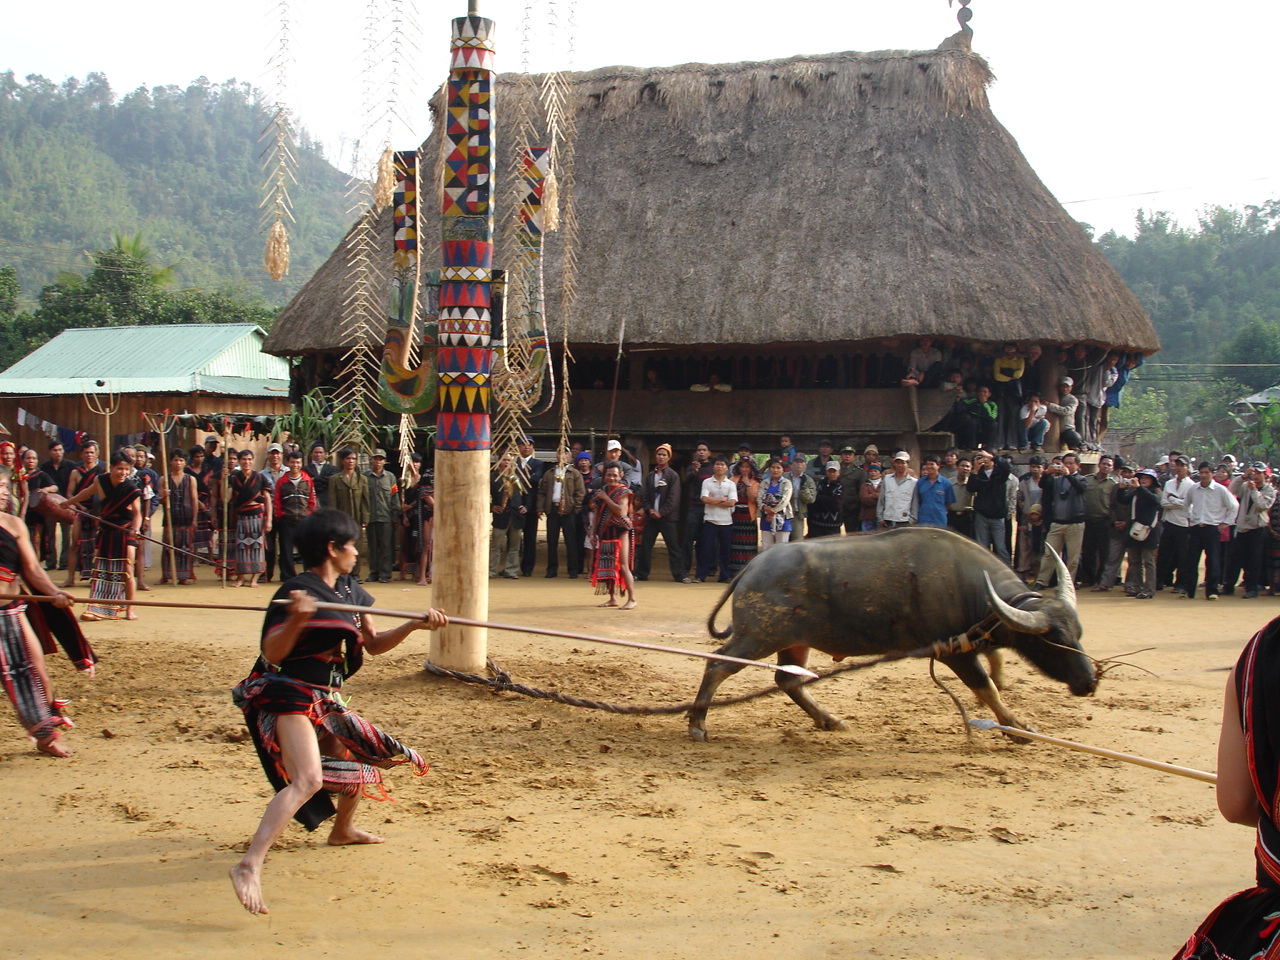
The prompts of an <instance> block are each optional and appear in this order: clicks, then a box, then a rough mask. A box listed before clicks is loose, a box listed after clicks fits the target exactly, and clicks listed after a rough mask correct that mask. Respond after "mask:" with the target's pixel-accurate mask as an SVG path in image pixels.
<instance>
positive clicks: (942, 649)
mask: <svg viewBox="0 0 1280 960" xmlns="http://www.w3.org/2000/svg"><path fill="white" fill-rule="evenodd" d="M1027 596H1035V597H1038V596H1039V594H1029V595H1022V596H1019V597H1017V598H1015V599H1016V600H1018V601H1021V600H1023V599H1026V597H1027ZM999 623H1000V618H999V617H998V616H996V615H995V614H991V615H990V616H988V617H986V618H985V619H984V620H981V621H980V622H978V623H975V624H974V625H973V626H972V627H970V628H969V629H968V630H966V631H965V632H964V633H962V634H958V635H957V636H954V637H951V638H950V639H949V640H940V641H938V642H936V643H931V644H929V645H928V646H926V647H918V648H917V649H915V650H908V651H895V652H893V653H886V654H884V655H883V656H879V657H875V658H874V659H871V660H862V661H858V662H855V663H847V664H843V665H842V666H839V667H836V668H835V669H833V670H828V671H827V672H826V673H823V674H820V675H818V676H817V677H813V678H812V679H809V680H804V681H802V683H801V684H800V685H801V686H806V687H807V686H809V685H810V684H813V683H818V682H820V681H822V680H827V679H830V678H831V677H835V676H838V675H840V674H842V673H852V672H854V671H857V670H865V669H867V668H868V667H874V666H878V665H879V664H882V663H888V662H891V661H894V660H909V659H922V658H924V657H928V658H929V660H930V664H929V674H930V676H932V677H933V682H934V683H935V684H937V685H938V686H939V687H941V688H942V690H943V691H944V692H945V693H946V694H947V696H949V697H951V699H952V701H954V702H955V704H956V706H957V707H958V708H959V710H960V715H961V717H962V718H963V720H964V722H965V731H966V735H967V736H972V734H971V733H969V726H968V719H969V717H968V714H967V713H966V712H965V709H964V707H963V706H962V705H961V704H960V701H959V700H958V699H957V698H956V696H955V694H953V693H952V692H951V691H950V690H948V689H947V688H946V686H944V685H943V684H942V682H941V681H940V680H938V678H937V677H936V676H935V675H934V661H936V660H939V659H942V658H944V657H947V656H951V655H954V654H957V653H969V652H979V653H981V652H984V651H986V650H989V649H991V647H992V641H991V633H992V631H993V630H994V629H995V628H996V626H997V625H998V624H999ZM485 665H486V667H487V668H488V670H489V674H490V675H489V676H481V675H480V674H476V673H462V672H459V671H457V670H448V669H446V668H445V667H441V666H437V665H436V664H434V663H426V664H423V669H424V670H426V671H427V672H428V673H430V674H433V675H435V676H437V677H447V678H449V679H451V680H459V681H461V682H462V683H469V684H473V685H475V686H480V687H487V688H488V689H489V690H491V691H493V692H494V693H516V694H519V695H520V696H522V697H530V698H532V699H534V700H550V701H551V702H553V703H562V704H564V705H565V706H569V707H580V708H582V709H584V710H601V711H603V712H605V713H617V714H624V715H632V716H671V715H674V714H678V713H688V712H689V711H690V710H692V709H693V708H694V707H695V706H697V704H696V702H695V701H693V700H688V701H685V702H684V703H673V704H668V705H642V704H618V703H608V702H605V701H602V700H588V699H585V698H583V697H575V696H571V695H570V694H567V693H560V692H559V691H557V690H543V689H541V688H539V687H531V686H529V685H528V684H524V683H518V682H516V681H515V680H513V679H512V678H511V674H510V673H508V672H507V671H506V670H505V669H503V668H502V667H501V666H499V665H498V664H497V663H496V662H494V661H493V660H492V659H489V660H486V661H485ZM793 679H794V678H793ZM783 692H784V691H783V688H782V687H779V686H772V687H764V688H762V689H760V690H756V691H755V692H754V693H746V694H743V695H741V696H737V697H730V698H728V699H725V700H713V701H712V702H711V703H710V704H708V705H707V709H708V710H718V709H720V708H721V707H732V706H736V705H738V704H741V703H749V702H750V701H752V700H760V699H762V698H764V697H772V696H776V695H777V694H780V693H783Z"/></svg>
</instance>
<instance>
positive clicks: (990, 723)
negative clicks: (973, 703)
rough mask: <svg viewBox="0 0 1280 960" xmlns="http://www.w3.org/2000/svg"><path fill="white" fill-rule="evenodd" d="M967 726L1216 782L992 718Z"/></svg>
mask: <svg viewBox="0 0 1280 960" xmlns="http://www.w3.org/2000/svg"><path fill="white" fill-rule="evenodd" d="M969 726H971V727H975V728H976V729H978V730H999V731H1000V732H1001V733H1007V734H1009V735H1011V736H1014V737H1027V738H1028V739H1030V740H1040V741H1042V742H1044V743H1052V744H1053V745H1054V746H1058V747H1066V748H1067V749H1068V750H1078V751H1080V752H1081V753H1092V754H1095V755H1096V756H1099V757H1108V758H1110V759H1112V760H1123V761H1124V762H1125V763H1133V764H1137V765H1138V766H1140V767H1150V768H1151V769H1152V770H1161V771H1163V772H1164V773H1173V774H1177V775H1178V776H1180V777H1189V778H1190V779H1192V780H1203V781H1204V782H1205V783H1217V782H1218V775H1217V774H1214V773H1206V772H1205V771H1203V770H1194V769H1192V768H1191V767H1180V766H1178V765H1177V764H1173V763H1164V762H1163V761H1160V760H1152V759H1150V758H1148V757H1139V756H1137V755H1135V754H1132V753H1119V752H1117V751H1115V750H1108V749H1106V748H1105V747H1091V746H1089V744H1087V743H1076V742H1075V741H1074V740H1059V739H1058V738H1057V737H1046V736H1045V735H1044V734H1043V733H1036V732H1035V731H1034V730H1022V729H1020V728H1018V727H1006V726H1004V725H1003V724H999V723H996V722H995V721H994V720H987V719H986V718H985V717H980V718H978V719H977V720H970V721H969Z"/></svg>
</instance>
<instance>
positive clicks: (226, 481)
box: [210, 417, 232, 590]
mask: <svg viewBox="0 0 1280 960" xmlns="http://www.w3.org/2000/svg"><path fill="white" fill-rule="evenodd" d="M231 436H232V434H231V418H230V417H225V418H224V419H223V421H222V482H221V483H220V484H219V486H220V487H221V488H222V587H223V589H224V590H225V589H226V586H227V550H228V546H229V542H230V540H231V524H230V518H231V461H230V458H229V457H228V454H229V453H230V451H231ZM210 552H212V548H211V549H210Z"/></svg>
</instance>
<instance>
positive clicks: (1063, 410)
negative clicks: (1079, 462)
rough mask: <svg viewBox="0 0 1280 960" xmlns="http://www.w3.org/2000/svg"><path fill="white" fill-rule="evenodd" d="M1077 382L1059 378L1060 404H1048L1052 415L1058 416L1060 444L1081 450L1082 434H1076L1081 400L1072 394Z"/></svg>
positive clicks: (1067, 378)
mask: <svg viewBox="0 0 1280 960" xmlns="http://www.w3.org/2000/svg"><path fill="white" fill-rule="evenodd" d="M1074 386H1075V381H1074V380H1072V379H1071V378H1070V377H1059V378H1058V402H1057V403H1046V404H1045V406H1046V407H1048V408H1049V412H1050V413H1054V414H1057V415H1058V442H1059V443H1061V444H1064V445H1066V446H1068V447H1070V448H1071V449H1072V450H1079V449H1081V448H1082V447H1083V446H1084V441H1083V440H1081V439H1080V434H1079V433H1077V432H1076V411H1077V410H1079V409H1080V400H1079V399H1078V398H1077V397H1075V396H1073V395H1072V393H1071V390H1072V388H1073V387H1074Z"/></svg>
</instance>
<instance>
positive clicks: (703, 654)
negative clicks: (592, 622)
mask: <svg viewBox="0 0 1280 960" xmlns="http://www.w3.org/2000/svg"><path fill="white" fill-rule="evenodd" d="M57 599H58V598H57V597H50V596H44V595H40V594H18V593H15V594H0V601H3V602H5V603H11V602H13V601H15V600H25V601H28V602H32V601H35V602H37V603H52V602H53V601H55V600H57ZM71 600H72V602H73V603H91V602H92V600H91V599H90V598H88V597H72V598H71ZM111 602H112V604H114V605H115V606H120V607H179V608H184V609H189V610H249V611H258V612H264V611H266V610H269V609H271V608H270V607H250V606H245V605H244V604H238V603H237V604H233V603H183V602H181V601H178V600H119V601H116V600H112V601H111ZM271 602H272V603H273V604H283V603H292V602H293V601H292V600H273V601H271ZM316 609H318V610H340V611H345V612H347V613H368V614H378V615H379V616H384V617H397V618H399V619H401V620H422V619H424V617H425V616H426V614H424V613H422V612H421V611H418V610H389V609H387V608H385V607H362V606H359V605H358V604H354V603H326V602H323V601H321V602H319V603H317V604H316ZM449 622H450V623H456V624H459V625H461V626H464V627H487V628H488V629H490V630H508V631H510V632H512V633H536V634H541V635H542V636H544V637H564V638H566V639H568V640H585V641H587V642H588V643H606V644H609V645H610V646H615V647H633V648H635V649H637V650H654V651H656V652H658V653H673V654H676V655H678V656H682V657H700V658H702V659H703V660H719V661H724V662H726V663H737V664H740V665H742V666H744V667H762V668H764V669H765V670H773V671H778V672H782V673H790V674H794V675H795V676H797V677H808V678H814V679H816V678H817V676H818V675H817V674H816V673H813V672H812V671H810V670H806V669H805V668H804V667H801V666H797V665H795V664H790V663H765V662H764V661H762V660H745V659H743V658H742V657H727V656H725V655H724V654H720V653H709V652H707V651H705V650H686V649H684V648H683V647H663V646H659V645H657V644H653V643H639V642H637V641H634V640H615V639H614V638H612V637H597V636H593V635H591V634H588V633H567V632H565V631H563V630H548V629H545V628H543V627H529V626H521V625H519V624H514V623H491V622H489V621H488V620H467V619H465V618H463V617H449Z"/></svg>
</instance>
